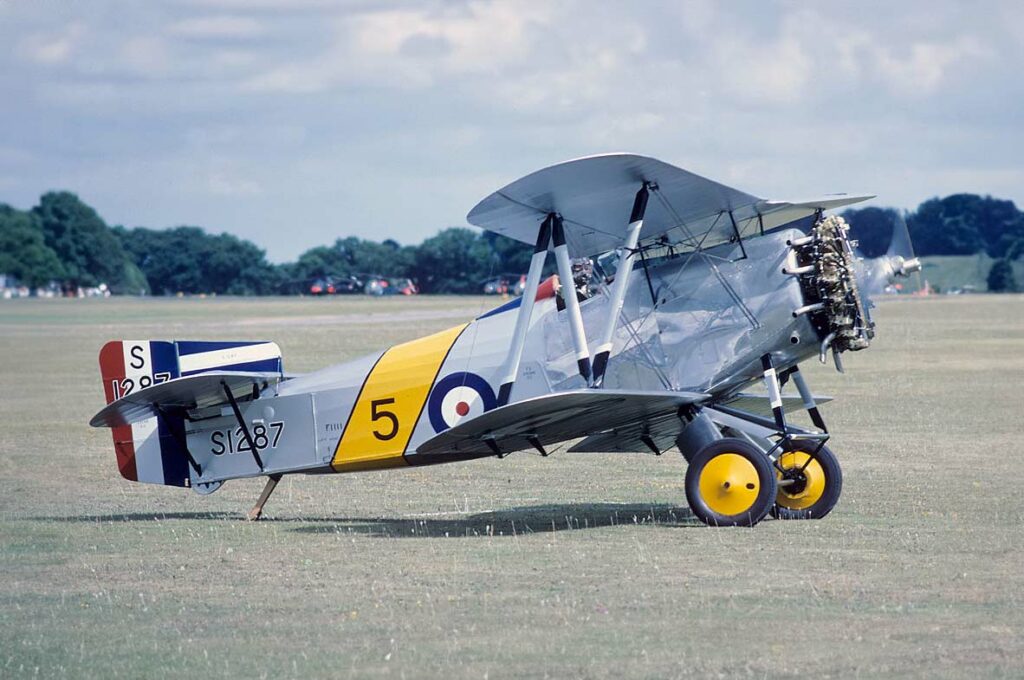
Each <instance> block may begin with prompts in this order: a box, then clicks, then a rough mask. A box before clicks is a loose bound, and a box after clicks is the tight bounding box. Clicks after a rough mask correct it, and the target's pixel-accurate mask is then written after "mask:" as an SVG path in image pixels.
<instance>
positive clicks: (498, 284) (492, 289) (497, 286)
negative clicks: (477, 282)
mask: <svg viewBox="0 0 1024 680" xmlns="http://www.w3.org/2000/svg"><path fill="white" fill-rule="evenodd" d="M484 295H508V279H504V278H497V279H488V280H487V281H485V282H484Z"/></svg>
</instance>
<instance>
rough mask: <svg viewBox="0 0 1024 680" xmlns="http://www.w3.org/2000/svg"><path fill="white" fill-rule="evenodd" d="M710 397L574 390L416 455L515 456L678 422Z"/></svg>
mask: <svg viewBox="0 0 1024 680" xmlns="http://www.w3.org/2000/svg"><path fill="white" fill-rule="evenodd" d="M708 398H710V395H707V394H703V393H699V392H639V391H629V390H590V389H588V390H571V391H567V392H555V393H553V394H545V395H543V396H540V397H534V398H532V399H525V400H523V401H517V402H515V403H512V404H509V405H507V406H502V407H500V408H496V409H494V410H493V411H488V412H486V413H484V414H483V415H480V416H477V417H476V418H473V419H472V420H469V421H466V422H464V423H461V424H459V425H456V426H455V427H453V428H451V429H450V430H445V431H444V432H442V433H441V434H439V435H437V436H435V437H433V438H432V439H428V440H427V441H425V442H424V443H422V444H420V446H419V448H418V449H417V450H416V452H417V453H418V454H421V455H431V454H440V453H447V454H451V453H464V454H488V453H496V452H500V453H511V452H512V451H522V450H525V449H529V448H531V447H533V446H534V442H533V441H531V440H534V439H535V441H536V442H537V443H539V444H541V445H542V446H548V445H551V444H556V443H558V442H562V441H566V440H568V439H576V438H579V437H587V436H590V435H594V434H599V433H602V432H606V431H608V430H612V429H615V428H624V427H638V428H643V426H644V425H645V424H653V423H655V422H656V421H660V420H664V419H667V418H676V417H677V414H678V413H679V408H680V407H681V406H686V405H688V404H695V403H699V402H702V401H705V400H706V399H708Z"/></svg>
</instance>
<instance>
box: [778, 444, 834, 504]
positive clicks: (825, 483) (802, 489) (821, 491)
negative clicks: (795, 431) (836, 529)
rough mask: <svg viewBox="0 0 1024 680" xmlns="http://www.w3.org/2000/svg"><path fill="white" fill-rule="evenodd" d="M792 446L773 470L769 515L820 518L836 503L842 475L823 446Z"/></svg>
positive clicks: (830, 452) (832, 455)
mask: <svg viewBox="0 0 1024 680" xmlns="http://www.w3.org/2000/svg"><path fill="white" fill-rule="evenodd" d="M817 448H818V445H817V444H814V443H812V442H803V441H798V442H794V443H793V450H791V451H787V452H786V453H784V454H782V456H781V457H780V458H779V467H781V468H782V470H781V471H780V470H776V471H775V473H776V475H777V477H778V487H779V491H778V493H777V494H776V496H775V505H774V506H773V507H772V516H773V517H776V518H777V519H821V518H822V517H824V516H825V515H827V514H828V513H829V512H830V511H831V510H832V508H834V507H835V506H836V503H837V502H839V495H840V494H841V493H842V492H843V472H842V470H841V469H840V467H839V461H838V460H836V457H835V454H833V453H832V451H831V450H830V449H829V448H828V447H827V446H822V447H821V448H820V449H818V450H817V451H815V449H817Z"/></svg>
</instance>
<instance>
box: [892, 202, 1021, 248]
mask: <svg viewBox="0 0 1024 680" xmlns="http://www.w3.org/2000/svg"><path fill="white" fill-rule="evenodd" d="M908 226H909V228H910V235H911V237H912V238H913V240H914V246H915V248H916V250H917V252H918V253H919V254H921V255H972V254H974V253H978V252H981V251H985V252H987V253H988V254H989V255H991V256H992V257H1003V256H1004V254H1005V253H1006V249H1007V248H1008V247H1009V246H1010V245H1011V244H1012V243H1013V242H1015V241H1017V240H1019V239H1021V238H1024V214H1021V212H1020V211H1019V210H1017V206H1016V205H1014V203H1013V201H1005V200H1000V199H996V198H992V197H991V196H978V195H976V194H953V195H951V196H947V197H945V198H942V199H939V198H933V199H930V200H928V201H925V202H924V203H922V204H921V205H920V206H919V207H918V209H917V212H916V213H914V214H913V215H912V216H911V218H910V220H909V222H908Z"/></svg>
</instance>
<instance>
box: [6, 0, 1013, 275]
mask: <svg viewBox="0 0 1024 680" xmlns="http://www.w3.org/2000/svg"><path fill="white" fill-rule="evenodd" d="M0 102H2V104H0V202H5V203H9V204H12V205H14V206H16V207H19V208H28V207H31V206H32V205H34V204H35V203H36V202H37V201H38V198H39V195H40V194H42V193H43V192H45V191H48V190H52V189H67V190H70V191H74V192H75V193H77V194H78V195H79V196H80V197H81V198H82V199H83V200H85V201H86V202H87V203H89V204H90V205H92V206H93V207H95V208H96V209H97V210H98V211H99V213H100V214H101V215H102V216H103V217H104V218H105V219H106V220H107V222H108V223H110V224H123V225H125V226H128V227H133V226H147V227H170V226H176V225H182V224H188V225H199V226H203V227H205V228H206V229H208V230H210V231H212V232H221V231H227V232H231V233H233V234H237V235H238V236H241V237H243V238H248V239H251V240H252V241H254V242H255V243H257V244H258V245H259V246H260V247H262V248H265V249H266V250H267V253H268V257H269V258H270V259H271V260H273V261H277V262H282V261H287V260H292V259H294V258H296V257H297V256H298V255H299V254H300V253H301V252H302V251H304V250H306V249H307V248H310V247H312V246H315V245H321V244H325V243H331V242H333V241H334V240H335V239H336V238H339V237H344V236H349V235H356V236H360V237H365V238H373V239H377V240H381V239H384V238H393V239H395V240H397V241H399V242H401V243H418V242H420V241H422V240H423V239H424V238H426V237H429V236H431V235H433V234H434V233H436V232H437V231H438V230H439V229H442V228H444V227H448V226H459V225H465V224H466V222H465V215H466V213H467V212H468V211H469V210H470V209H471V208H472V207H473V206H474V205H475V204H476V202H477V201H478V200H480V199H481V198H483V197H484V196H486V195H487V194H489V193H491V192H492V191H494V190H495V189H498V188H499V187H501V186H503V185H504V184H506V183H508V182H510V181H512V180H514V179H516V178H518V177H520V176H522V175H525V174H528V173H529V172H532V171H533V170H536V169H539V168H541V167H544V166H547V165H551V164H553V163H557V162H560V161H563V160H567V159H570V158H575V157H579V156H584V155H589V154H594V153H601V152H608V151H632V152H637V153H643V154H646V155H651V156H654V157H657V158H659V159H661V160H664V161H666V162H669V163H673V164H675V165H678V166H680V167H684V168H686V169H688V170H691V171H693V172H696V173H698V174H701V175H704V176H706V177H710V178H712V179H715V180H718V181H720V182H723V183H726V184H729V185H732V186H735V187H737V188H739V189H742V190H744V191H747V192H749V193H752V194H755V195H758V196H762V197H765V198H777V199H787V198H796V199H798V198H802V197H808V196H816V195H820V194H824V193H834V192H850V193H859V192H863V193H873V194H878V196H879V198H878V199H876V200H875V204H877V205H887V206H889V205H891V206H896V207H902V208H913V207H915V206H917V204H919V203H920V202H921V201H923V200H925V199H927V198H930V197H933V196H943V195H947V194H950V193H956V192H976V193H983V194H992V195H994V196H998V197H1001V198H1010V199H1013V200H1015V201H1016V202H1017V203H1018V204H1019V205H1021V204H1024V163H1022V158H1024V2H1017V1H1013V2H991V1H987V0H979V1H978V2H970V3H967V2H944V1H942V0H930V1H927V2H921V1H914V0H905V1H901V2H864V1H861V2H813V3H812V2H804V3H799V2H761V1H759V2H743V1H730V2H703V1H694V2H689V1H675V2H645V1H638V2H629V3H624V2H611V1H607V2H606V1H602V0H579V1H576V0H566V1H561V2H542V1H540V0H534V1H529V2H518V1H508V2H505V1H500V2H489V1H486V0H470V1H452V2H428V1H419V2H389V1H387V0H380V1H375V2H369V1H362V0H353V1H350V2H326V1H324V0H149V1H147V2H128V1H127V0H126V1H123V2H112V1H109V0H89V1H88V2H87V1H85V0H0Z"/></svg>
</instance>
